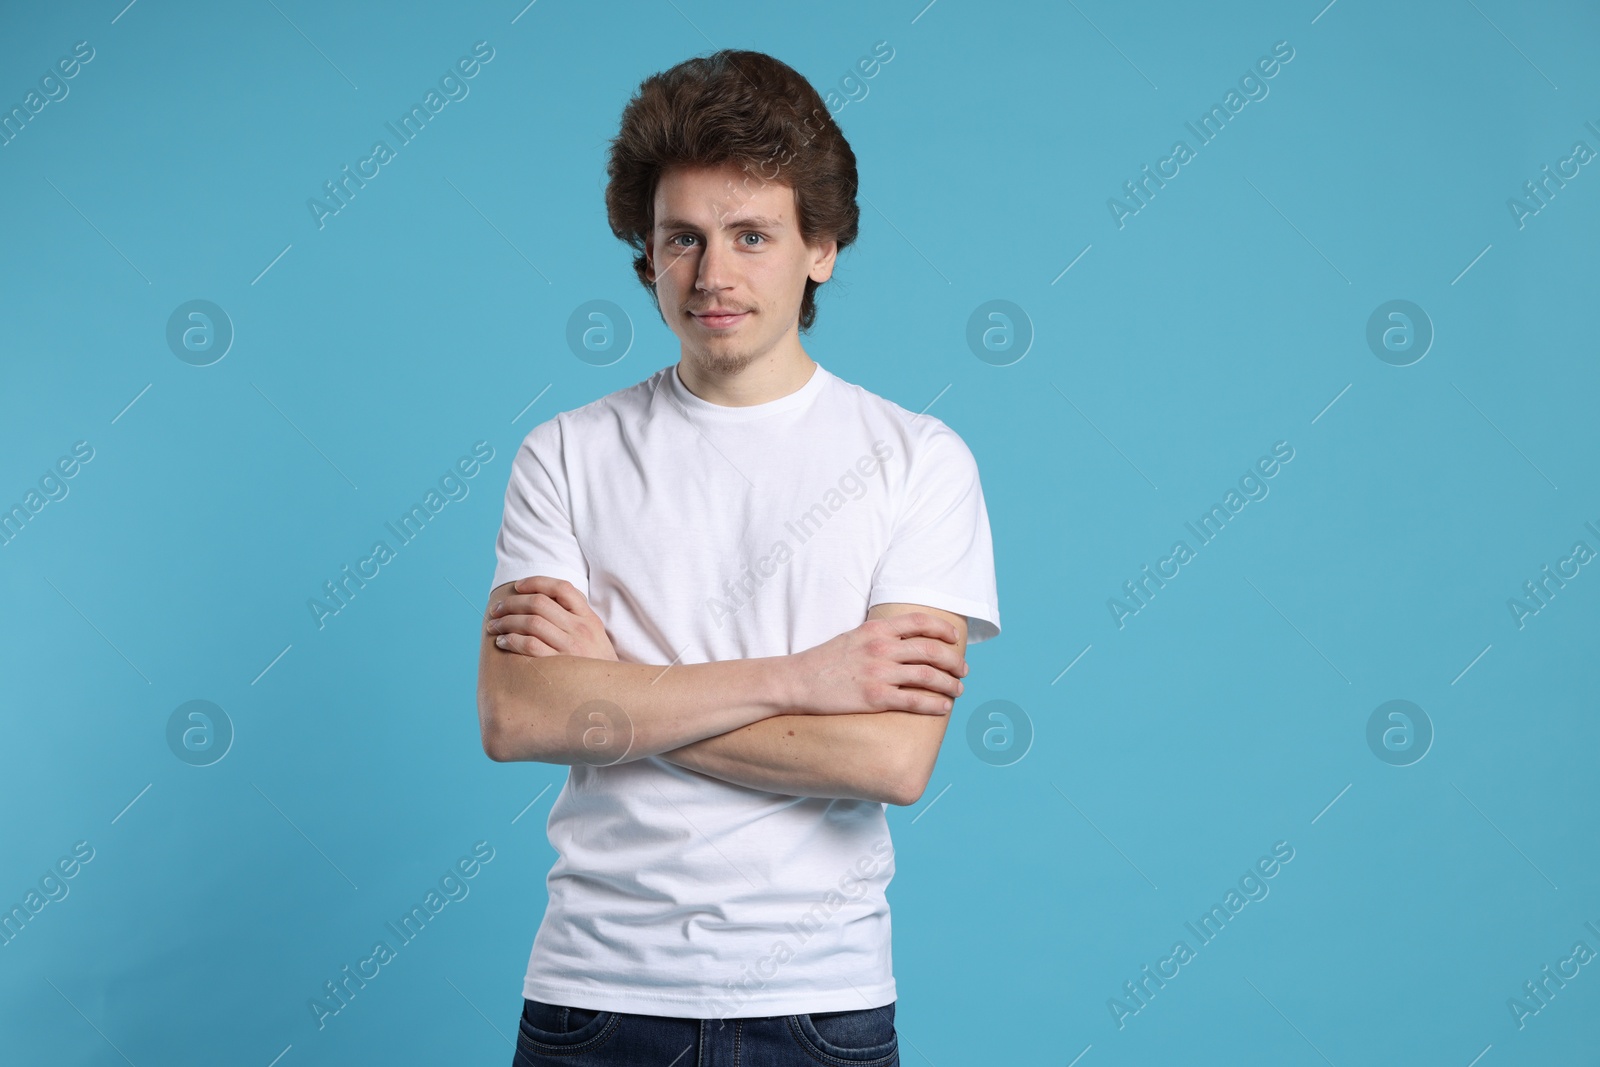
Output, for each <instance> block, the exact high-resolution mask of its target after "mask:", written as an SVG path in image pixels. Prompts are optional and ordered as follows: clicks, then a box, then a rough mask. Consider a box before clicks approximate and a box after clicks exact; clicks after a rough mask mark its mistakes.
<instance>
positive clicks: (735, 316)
mask: <svg viewBox="0 0 1600 1067" xmlns="http://www.w3.org/2000/svg"><path fill="white" fill-rule="evenodd" d="M690 314H691V315H693V316H694V319H695V321H696V322H698V323H700V324H701V325H702V326H705V327H706V328H707V329H712V330H726V329H727V328H728V327H730V326H735V325H737V324H739V323H740V322H743V321H744V318H745V316H746V315H748V314H750V313H749V312H748V311H721V310H712V311H709V312H698V311H691V312H690Z"/></svg>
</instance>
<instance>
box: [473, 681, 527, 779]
mask: <svg viewBox="0 0 1600 1067" xmlns="http://www.w3.org/2000/svg"><path fill="white" fill-rule="evenodd" d="M478 733H479V735H480V738H481V740H482V742H483V754H484V755H485V756H488V757H489V758H490V759H492V760H494V761H495V762H496V763H512V762H515V761H518V760H527V759H533V758H535V757H533V756H531V755H529V754H527V753H525V752H522V751H520V750H519V749H520V747H521V746H519V745H517V744H516V743H515V740H514V731H513V730H512V729H511V720H510V717H509V716H508V714H507V710H506V706H505V704H504V702H503V701H500V700H496V699H494V698H493V697H492V695H491V694H488V693H485V692H481V691H480V692H479V694H478Z"/></svg>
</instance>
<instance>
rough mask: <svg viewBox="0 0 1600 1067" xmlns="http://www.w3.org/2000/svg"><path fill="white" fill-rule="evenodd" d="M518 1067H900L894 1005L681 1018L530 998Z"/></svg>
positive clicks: (524, 1012) (519, 1035)
mask: <svg viewBox="0 0 1600 1067" xmlns="http://www.w3.org/2000/svg"><path fill="white" fill-rule="evenodd" d="M511 1063H512V1067H555V1065H557V1064H559V1065H561V1067H900V1050H899V1039H898V1038H897V1036H896V1035H895V1030H894V1004H893V1003H889V1004H885V1005H883V1006H882V1007H881V1008H866V1009H864V1010H862V1011H829V1012H814V1013H812V1014H810V1015H767V1016H762V1017H759V1018H753V1019H679V1018H670V1017H667V1016H661V1015H633V1014H630V1013H628V1012H621V1011H598V1010H595V1009H592V1008H573V1007H568V1006H566V1005H562V1004H546V1003H544V1002H542V1001H537V1000H528V999H526V998H524V999H523V1002H522V1019H521V1021H520V1023H519V1024H518V1027H517V1054H516V1057H515V1058H514V1059H513V1060H512V1061H511Z"/></svg>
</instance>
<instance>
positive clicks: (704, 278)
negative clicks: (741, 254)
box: [695, 240, 733, 293]
mask: <svg viewBox="0 0 1600 1067" xmlns="http://www.w3.org/2000/svg"><path fill="white" fill-rule="evenodd" d="M732 254H733V252H732V250H731V249H725V248H723V247H721V245H720V244H719V243H718V242H717V241H716V240H708V241H706V243H705V248H704V249H702V250H701V252H700V270H699V273H698V275H697V277H696V279H695V288H696V289H698V290H700V291H701V292H704V293H712V292H716V291H717V290H719V289H727V288H728V287H729V285H730V279H729V277H728V275H729V259H728V257H729V256H731V255H732Z"/></svg>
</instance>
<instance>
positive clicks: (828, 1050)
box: [789, 1003, 900, 1067]
mask: <svg viewBox="0 0 1600 1067" xmlns="http://www.w3.org/2000/svg"><path fill="white" fill-rule="evenodd" d="M789 1019H790V1029H791V1030H792V1032H793V1033H794V1035H795V1039H796V1040H797V1041H799V1042H800V1044H801V1045H802V1046H803V1047H805V1048H806V1050H807V1051H809V1052H812V1053H814V1054H816V1055H817V1056H819V1057H821V1058H822V1059H823V1062H825V1063H826V1062H829V1061H830V1060H832V1061H838V1062H840V1063H848V1064H854V1065H861V1067H890V1065H893V1064H897V1063H899V1050H900V1040H899V1037H898V1035H896V1033H895V1029H894V1004H893V1003H889V1004H885V1005H883V1006H882V1007H880V1008H866V1009H863V1010H861V1011H827V1012H813V1013H811V1014H810V1015H791V1016H790V1017H789Z"/></svg>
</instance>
